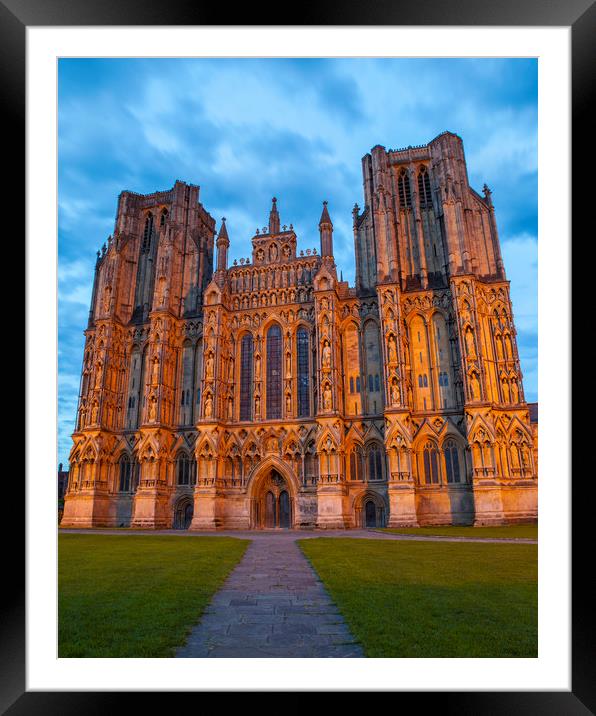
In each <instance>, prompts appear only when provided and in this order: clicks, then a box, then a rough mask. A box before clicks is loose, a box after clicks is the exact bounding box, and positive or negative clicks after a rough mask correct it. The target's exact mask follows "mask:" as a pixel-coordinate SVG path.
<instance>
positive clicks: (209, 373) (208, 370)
mask: <svg viewBox="0 0 596 716" xmlns="http://www.w3.org/2000/svg"><path fill="white" fill-rule="evenodd" d="M205 376H206V377H207V379H209V378H213V354H212V353H209V354H208V355H207V360H206V361H205Z"/></svg>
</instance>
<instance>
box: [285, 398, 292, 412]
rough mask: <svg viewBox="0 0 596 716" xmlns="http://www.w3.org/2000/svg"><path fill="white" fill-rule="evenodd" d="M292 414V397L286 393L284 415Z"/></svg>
mask: <svg viewBox="0 0 596 716" xmlns="http://www.w3.org/2000/svg"><path fill="white" fill-rule="evenodd" d="M291 412H292V396H291V395H290V394H289V393H286V415H289V414H290V413H291Z"/></svg>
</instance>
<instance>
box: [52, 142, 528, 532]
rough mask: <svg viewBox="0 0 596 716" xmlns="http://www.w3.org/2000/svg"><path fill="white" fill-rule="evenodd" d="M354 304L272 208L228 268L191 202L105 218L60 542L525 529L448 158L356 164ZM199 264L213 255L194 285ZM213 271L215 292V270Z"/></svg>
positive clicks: (488, 265) (179, 188)
mask: <svg viewBox="0 0 596 716" xmlns="http://www.w3.org/2000/svg"><path fill="white" fill-rule="evenodd" d="M362 169H363V178H364V200H365V205H364V209H363V210H362V211H360V209H359V207H358V206H355V207H354V210H353V227H354V246H355V258H356V280H355V284H356V285H355V286H354V287H350V286H349V285H348V283H347V282H345V281H342V280H338V276H337V271H336V266H335V261H334V257H333V224H332V221H331V218H330V215H329V212H328V209H327V205H326V202H324V206H323V211H322V215H321V218H320V221H319V231H320V250H319V252H317V251H316V250H312V251H311V250H306V251H304V250H298V248H297V236H296V233H295V232H294V229H293V226H292V225H291V224H290V225H289V226H286V225H283V226H282V225H281V220H280V216H279V212H278V209H277V202H276V200H275V199H273V204H272V207H271V211H270V213H269V221H268V225H267V226H265V227H264V228H263V229H262V230H257V231H256V233H255V235H254V236H253V237H252V257H251V259H250V260H249V259H246V260H240V261H239V262H237V261H234V262H233V265H232V266H228V250H229V245H230V240H229V237H228V228H227V226H226V223H225V219H223V220H222V224H221V227H220V229H219V232H217V239H216V227H215V221H214V220H213V219H212V217H211V216H210V215H209V214H208V213H207V211H206V210H205V208H204V207H203V205H202V204H201V203H200V202H199V187H197V186H193V185H187V184H184V183H182V182H176V184H175V185H174V187H173V189H172V190H170V191H165V192H158V193H155V194H148V195H139V194H134V193H132V192H123V193H122V194H121V195H120V198H119V205H118V213H117V218H116V225H115V230H114V234H113V236H110V237H109V238H108V240H107V243H106V244H105V245H104V247H103V248H102V251H101V252H98V257H97V264H96V269H95V280H94V286H93V298H92V304H91V310H90V313H89V323H88V327H87V330H86V332H85V335H86V343H85V350H84V360H83V369H82V378H81V395H80V401H79V408H78V416H77V424H76V430H75V432H74V433H73V447H72V451H71V454H70V466H71V476H70V481H69V485H68V492H67V495H66V498H65V509H64V516H63V518H62V523H61V524H62V526H71V527H95V526H131V527H149V528H156V529H157V528H169V527H172V526H174V527H179V528H189V529H191V530H192V529H217V528H226V529H233V528H238V529H247V528H262V527H295V528H313V527H319V528H349V527H360V526H381V525H387V526H392V527H393V526H406V525H407V526H415V525H430V524H502V523H507V522H517V521H529V520H534V519H536V517H537V470H536V455H535V452H534V442H535V440H536V437H535V430H534V426H533V425H532V424H531V422H530V414H529V406H528V404H527V403H526V402H525V399H524V391H523V385H522V375H521V370H520V363H519V356H518V351H517V344H516V331H515V325H514V320H513V312H512V307H511V301H510V297H509V282H508V281H507V279H506V277H505V269H504V266H503V261H502V258H501V253H500V247H499V238H498V234H497V226H496V221H495V214H494V208H493V204H492V200H491V193H490V191H489V189H488V188H487V187H486V185H485V187H484V190H483V195H480V194H478V193H477V192H476V191H475V190H474V189H472V188H471V187H470V186H469V184H468V177H467V171H466V163H465V158H464V151H463V145H462V141H461V139H460V138H459V137H458V136H457V135H455V134H452V133H450V132H445V133H443V134H441V135H439V136H438V137H436V138H435V139H434V140H432V141H431V142H429V144H427V145H424V146H419V147H408V148H407V149H401V150H389V151H387V150H386V149H385V148H384V147H380V146H376V147H374V148H373V149H372V151H371V153H370V154H367V155H366V156H365V157H364V158H363V160H362ZM214 245H215V248H216V251H217V255H216V257H215V258H216V264H215V267H214V266H213V259H214V255H213V254H214ZM214 269H215V270H214Z"/></svg>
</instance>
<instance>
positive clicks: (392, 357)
mask: <svg viewBox="0 0 596 716" xmlns="http://www.w3.org/2000/svg"><path fill="white" fill-rule="evenodd" d="M387 350H388V353H389V362H390V363H397V346H396V345H395V337H394V336H389V342H388V344H387Z"/></svg>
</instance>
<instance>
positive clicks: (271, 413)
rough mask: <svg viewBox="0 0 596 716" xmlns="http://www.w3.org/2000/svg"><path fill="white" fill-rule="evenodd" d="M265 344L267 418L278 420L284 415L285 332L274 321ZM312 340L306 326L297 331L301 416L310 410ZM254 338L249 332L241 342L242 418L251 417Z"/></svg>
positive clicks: (297, 378) (249, 418)
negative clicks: (283, 355) (283, 360)
mask: <svg viewBox="0 0 596 716" xmlns="http://www.w3.org/2000/svg"><path fill="white" fill-rule="evenodd" d="M265 344H266V361H267V363H266V366H265V376H266V396H267V403H266V413H265V418H266V419H267V420H279V419H281V417H282V387H283V376H282V370H283V365H282V347H283V340H282V332H281V327H280V326H279V325H278V324H277V323H274V324H273V325H272V326H271V327H270V328H269V330H268V331H267V336H266V340H265ZM309 347H310V339H309V335H308V330H307V329H306V328H299V329H298V331H297V332H296V370H297V374H296V386H297V398H298V404H297V410H298V417H308V416H309V415H310V413H311V397H310V384H311V381H310V370H309V349H310V348H309ZM253 358H254V340H253V337H252V335H251V334H250V333H246V334H245V335H244V336H242V340H241V342H240V420H242V421H245V420H252V417H253V401H252V397H253V390H254V367H253Z"/></svg>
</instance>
